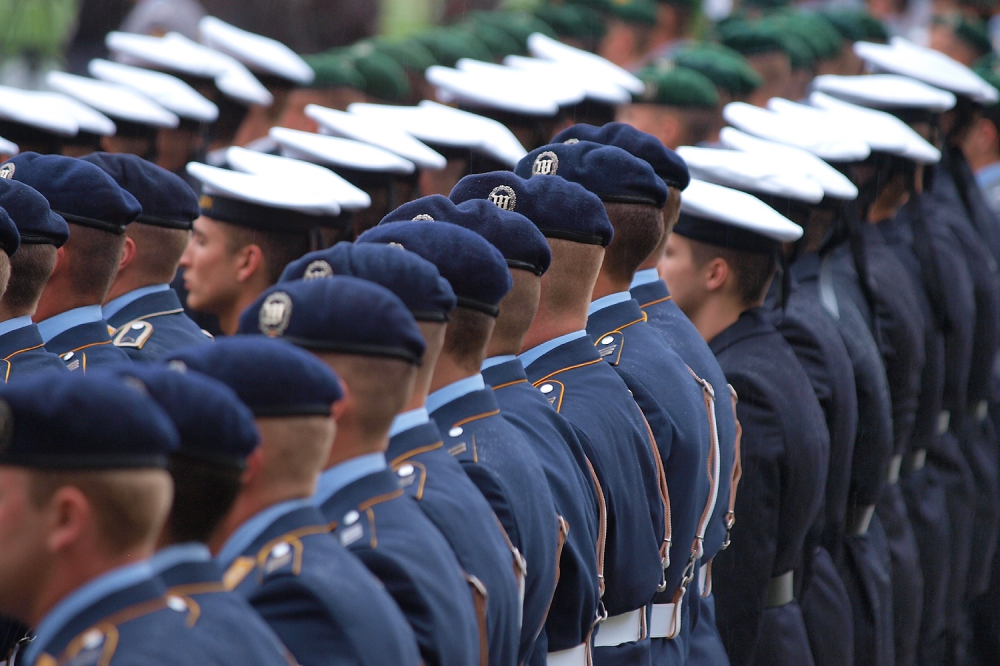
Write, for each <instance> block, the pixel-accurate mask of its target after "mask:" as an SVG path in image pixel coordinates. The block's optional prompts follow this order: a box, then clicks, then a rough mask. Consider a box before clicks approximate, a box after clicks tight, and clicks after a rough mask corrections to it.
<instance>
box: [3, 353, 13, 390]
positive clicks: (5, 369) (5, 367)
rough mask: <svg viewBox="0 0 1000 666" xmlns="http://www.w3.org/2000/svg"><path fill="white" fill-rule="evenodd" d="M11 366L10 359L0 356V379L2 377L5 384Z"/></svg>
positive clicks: (8, 377)
mask: <svg viewBox="0 0 1000 666" xmlns="http://www.w3.org/2000/svg"><path fill="white" fill-rule="evenodd" d="M11 367H12V366H11V364H10V361H8V360H7V359H5V358H0V379H2V380H3V382H4V383H5V384H6V383H7V380H9V379H10V370H11Z"/></svg>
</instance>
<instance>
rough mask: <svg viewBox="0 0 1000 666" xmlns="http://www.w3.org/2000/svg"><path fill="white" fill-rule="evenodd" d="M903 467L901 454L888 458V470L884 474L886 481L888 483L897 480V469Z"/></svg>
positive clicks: (896, 481)
mask: <svg viewBox="0 0 1000 666" xmlns="http://www.w3.org/2000/svg"><path fill="white" fill-rule="evenodd" d="M902 468H903V456H901V455H894V456H893V457H892V458H890V459H889V471H888V473H887V475H886V481H888V482H889V485H892V484H894V483H898V482H899V471H900V470H901V469H902Z"/></svg>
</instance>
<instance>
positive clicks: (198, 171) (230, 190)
mask: <svg viewBox="0 0 1000 666" xmlns="http://www.w3.org/2000/svg"><path fill="white" fill-rule="evenodd" d="M187 172H188V173H189V174H191V176H193V177H194V178H195V179H196V180H198V181H199V182H200V183H201V184H202V191H203V192H204V193H205V194H208V195H215V196H222V197H226V198H228V199H236V200H238V201H246V202H248V203H252V204H257V205H260V206H267V207H269V208H280V209H284V210H291V211H295V212H298V213H305V214H307V215H340V206H339V205H338V204H337V201H336V200H335V199H334V198H333V195H332V194H331V193H330V192H328V191H324V190H323V188H322V187H319V186H317V185H316V183H315V182H313V181H301V180H299V179H298V178H296V177H294V176H292V175H291V174H284V175H286V176H290V177H289V178H287V179H286V178H284V177H281V178H274V177H273V174H272V175H270V176H266V175H263V174H256V173H249V172H243V171H230V170H229V169H220V168H218V167H214V166H209V165H208V164H202V163H200V162H190V163H188V165H187ZM297 175H299V174H295V176H297Z"/></svg>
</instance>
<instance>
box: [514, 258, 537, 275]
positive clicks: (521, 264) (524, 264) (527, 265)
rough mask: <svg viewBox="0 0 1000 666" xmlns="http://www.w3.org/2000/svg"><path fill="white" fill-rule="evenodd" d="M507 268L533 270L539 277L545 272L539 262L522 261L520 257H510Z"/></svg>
mask: <svg viewBox="0 0 1000 666" xmlns="http://www.w3.org/2000/svg"><path fill="white" fill-rule="evenodd" d="M507 268H517V269H520V270H522V271H531V272H532V273H534V274H535V275H538V276H539V277H541V275H542V274H543V273H544V272H545V271H543V270H542V267H541V266H539V265H538V264H533V263H531V262H530V261H521V260H520V259H508V260H507Z"/></svg>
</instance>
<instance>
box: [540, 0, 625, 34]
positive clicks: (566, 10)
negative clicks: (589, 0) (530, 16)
mask: <svg viewBox="0 0 1000 666" xmlns="http://www.w3.org/2000/svg"><path fill="white" fill-rule="evenodd" d="M534 14H535V17H536V18H538V19H539V20H541V21H544V22H545V23H547V24H548V25H549V27H551V28H552V30H553V31H555V33H556V35H558V36H559V37H569V38H575V39H600V38H601V37H603V36H604V33H605V32H607V25H606V24H605V22H604V15H603V14H601V12H600V11H598V10H596V9H594V8H593V7H587V6H584V5H557V4H553V3H547V4H544V5H539V6H538V7H537V8H535V11H534Z"/></svg>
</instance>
